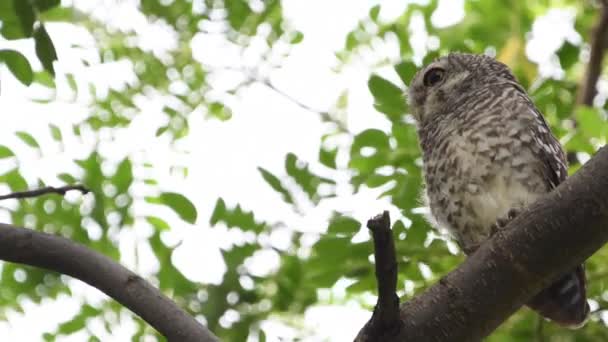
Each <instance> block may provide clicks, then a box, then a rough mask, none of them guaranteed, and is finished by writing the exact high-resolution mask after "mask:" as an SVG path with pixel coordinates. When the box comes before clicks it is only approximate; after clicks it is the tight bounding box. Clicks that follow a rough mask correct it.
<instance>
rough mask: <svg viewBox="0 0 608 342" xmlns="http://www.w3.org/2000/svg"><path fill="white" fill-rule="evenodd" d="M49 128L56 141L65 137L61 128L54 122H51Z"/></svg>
mask: <svg viewBox="0 0 608 342" xmlns="http://www.w3.org/2000/svg"><path fill="white" fill-rule="evenodd" d="M49 129H50V130H51V136H52V137H53V139H55V140H56V141H61V140H63V137H62V135H61V129H59V127H57V126H55V125H53V124H49Z"/></svg>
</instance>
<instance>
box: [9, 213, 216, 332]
mask: <svg viewBox="0 0 608 342" xmlns="http://www.w3.org/2000/svg"><path fill="white" fill-rule="evenodd" d="M0 259H1V260H5V261H10V262H15V263H20V264H26V265H30V266H34V267H40V268H45V269H48V270H51V271H55V272H59V273H62V274H66V275H69V276H72V277H74V278H76V279H79V280H82V281H83V282H85V283H87V284H89V285H91V286H93V287H96V288H97V289H99V290H101V291H102V292H104V293H105V294H107V295H108V296H110V297H112V298H114V299H115V300H116V301H118V302H119V303H120V304H122V305H124V306H125V307H127V308H129V309H130V310H131V311H133V312H134V313H135V314H137V315H139V317H141V318H142V319H143V320H145V321H146V322H148V324H150V325H151V326H152V327H154V328H155V329H156V330H158V331H159V332H160V333H161V334H163V335H164V336H165V337H166V338H167V340H168V341H185V342H195V341H197V342H199V341H200V342H216V341H219V340H218V339H217V337H215V336H214V335H213V334H212V333H211V332H209V330H207V328H205V327H204V326H203V325H201V324H200V323H199V322H197V321H196V320H195V319H194V318H193V317H192V316H190V315H189V314H187V313H186V312H185V311H183V310H182V309H181V308H179V307H178V306H177V304H175V302H173V301H172V300H170V299H169V298H167V297H166V296H165V295H164V294H162V293H161V292H160V291H159V290H158V289H156V288H155V287H154V286H152V285H150V283H148V282H147V281H145V280H144V279H142V278H141V277H140V276H138V275H137V274H135V273H133V272H131V271H129V270H128V269H126V268H125V267H124V266H122V265H120V264H118V263H117V262H115V261H113V260H111V259H110V258H108V257H106V256H104V255H102V254H100V253H97V252H95V251H93V250H91V249H89V248H86V247H85V246H83V245H80V244H77V243H75V242H73V241H70V240H68V239H65V238H62V237H59V236H54V235H50V234H46V233H42V232H37V231H33V230H31V229H24V228H17V227H13V226H10V225H7V224H2V223H0Z"/></svg>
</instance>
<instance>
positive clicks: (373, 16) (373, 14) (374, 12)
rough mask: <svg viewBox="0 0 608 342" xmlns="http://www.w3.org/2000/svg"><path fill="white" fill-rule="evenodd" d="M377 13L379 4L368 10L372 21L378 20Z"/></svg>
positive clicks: (378, 12)
mask: <svg viewBox="0 0 608 342" xmlns="http://www.w3.org/2000/svg"><path fill="white" fill-rule="evenodd" d="M378 14H380V5H376V6H374V7H372V8H371V9H370V10H369V17H370V18H371V19H372V21H378Z"/></svg>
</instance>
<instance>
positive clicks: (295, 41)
mask: <svg viewBox="0 0 608 342" xmlns="http://www.w3.org/2000/svg"><path fill="white" fill-rule="evenodd" d="M302 40H304V34H303V33H302V32H300V31H297V32H296V33H295V34H294V35H293V37H291V41H290V43H291V44H294V45H295V44H300V43H301V42H302Z"/></svg>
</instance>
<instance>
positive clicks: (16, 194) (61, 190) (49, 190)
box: [0, 185, 89, 200]
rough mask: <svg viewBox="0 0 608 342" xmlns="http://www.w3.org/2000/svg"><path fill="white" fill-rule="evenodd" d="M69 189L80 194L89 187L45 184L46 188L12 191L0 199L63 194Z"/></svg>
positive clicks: (85, 191) (85, 192) (87, 191)
mask: <svg viewBox="0 0 608 342" xmlns="http://www.w3.org/2000/svg"><path fill="white" fill-rule="evenodd" d="M71 190H78V191H80V192H81V193H82V194H88V193H89V189H87V188H85V187H84V185H66V186H62V187H59V188H55V187H52V186H47V187H46V188H42V189H36V190H28V191H19V192H13V193H10V194H8V195H2V196H0V200H5V199H10V198H17V199H19V198H30V197H38V196H42V195H46V194H59V195H62V196H63V195H65V193H66V192H68V191H71Z"/></svg>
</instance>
